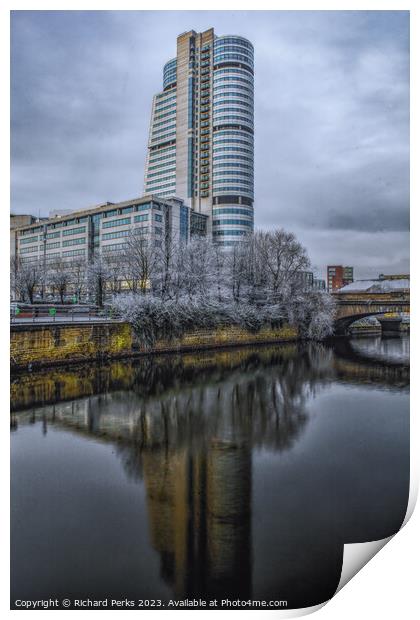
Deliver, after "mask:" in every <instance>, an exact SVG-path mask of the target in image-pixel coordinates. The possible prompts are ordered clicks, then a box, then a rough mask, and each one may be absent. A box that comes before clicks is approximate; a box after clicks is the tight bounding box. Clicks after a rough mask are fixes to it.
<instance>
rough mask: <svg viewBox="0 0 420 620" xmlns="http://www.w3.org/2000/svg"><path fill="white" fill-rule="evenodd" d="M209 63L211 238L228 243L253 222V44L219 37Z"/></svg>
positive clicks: (251, 228) (245, 233)
mask: <svg viewBox="0 0 420 620" xmlns="http://www.w3.org/2000/svg"><path fill="white" fill-rule="evenodd" d="M213 64H214V75H213V167H212V176H213V183H212V189H213V238H214V240H215V241H216V242H218V243H223V244H224V245H231V244H232V243H234V242H237V241H238V239H240V238H241V237H243V236H244V235H247V234H249V232H250V231H252V230H253V226H254V210H253V198H254V75H253V69H254V48H253V46H252V45H251V43H250V42H249V41H247V40H246V39H244V38H242V37H236V36H230V35H229V36H223V37H218V38H217V39H216V40H215V43H214V59H213Z"/></svg>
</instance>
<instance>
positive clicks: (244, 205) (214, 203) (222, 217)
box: [144, 28, 254, 245]
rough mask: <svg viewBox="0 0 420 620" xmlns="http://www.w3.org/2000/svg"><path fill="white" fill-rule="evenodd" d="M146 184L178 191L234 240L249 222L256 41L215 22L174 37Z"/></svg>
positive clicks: (222, 236)
mask: <svg viewBox="0 0 420 620" xmlns="http://www.w3.org/2000/svg"><path fill="white" fill-rule="evenodd" d="M144 191H145V193H147V194H151V193H153V194H156V195H158V196H162V197H169V196H178V197H179V198H182V199H184V201H185V202H186V204H187V205H188V206H190V207H191V208H192V209H193V210H194V211H198V212H199V213H203V214H205V215H208V216H209V218H210V222H211V226H210V227H209V228H210V230H209V232H211V234H212V235H213V239H214V240H215V241H216V242H218V243H223V244H224V245H231V244H233V243H235V242H236V241H238V240H240V239H241V237H243V235H246V234H247V233H249V232H251V231H252V230H253V226H254V217H253V203H254V48H253V46H252V45H251V43H250V42H249V41H248V40H247V39H245V38H243V37H240V36H236V35H224V36H220V37H217V36H215V34H214V31H213V28H210V29H209V30H206V31H205V32H202V33H196V32H194V30H191V31H190V32H186V33H183V34H181V35H180V36H179V37H178V39H177V56H176V58H173V59H172V60H170V61H169V62H167V63H166V64H165V66H164V67H163V90H162V92H160V93H158V94H157V95H155V96H154V97H153V106H152V115H151V122H150V133H149V144H148V155H147V161H146V170H145V179H144Z"/></svg>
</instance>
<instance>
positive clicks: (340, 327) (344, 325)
mask: <svg viewBox="0 0 420 620" xmlns="http://www.w3.org/2000/svg"><path fill="white" fill-rule="evenodd" d="M388 313H389V310H382V311H380V310H376V311H374V312H364V313H361V314H352V315H347V316H343V317H341V318H337V319H335V321H334V334H335V335H336V336H346V335H347V334H348V329H349V327H350V325H352V323H355V322H356V321H358V320H359V319H364V318H365V317H367V316H383V315H385V314H388Z"/></svg>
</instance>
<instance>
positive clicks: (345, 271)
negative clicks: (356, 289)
mask: <svg viewBox="0 0 420 620" xmlns="http://www.w3.org/2000/svg"><path fill="white" fill-rule="evenodd" d="M352 282H353V267H343V266H342V265H328V267H327V284H328V290H329V291H330V293H331V292H334V291H336V290H337V289H339V288H342V287H343V286H346V285H347V284H351V283H352Z"/></svg>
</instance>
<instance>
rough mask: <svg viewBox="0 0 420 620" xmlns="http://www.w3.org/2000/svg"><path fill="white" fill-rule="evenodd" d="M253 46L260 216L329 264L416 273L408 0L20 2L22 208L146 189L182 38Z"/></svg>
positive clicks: (16, 74)
mask: <svg viewBox="0 0 420 620" xmlns="http://www.w3.org/2000/svg"><path fill="white" fill-rule="evenodd" d="M211 26H213V27H214V28H215V32H216V34H241V35H243V36H245V37H247V38H249V39H250V40H251V41H252V42H253V44H254V47H255V143H256V150H255V223H256V227H259V228H271V227H280V226H281V227H284V228H286V229H287V230H291V231H293V232H295V233H296V234H297V236H298V238H299V239H300V240H301V241H302V242H303V243H304V244H305V245H306V247H307V248H308V251H309V254H310V257H311V259H312V261H313V263H314V265H315V267H317V268H318V271H319V274H320V275H322V276H323V277H325V265H326V264H348V265H354V267H355V276H356V277H359V278H360V277H369V276H377V274H378V273H379V272H386V273H400V272H406V271H407V270H408V256H409V248H408V226H409V15H408V12H403V11H400V12H390V11H384V12H379V11H378V12H376V11H370V12H357V11H353V12H344V11H339V12H327V11H319V12H312V11H305V12H293V11H292V12H291V11H277V12H269V11H261V12H238V11H209V12H204V11H199V12H191V11H176V12H169V11H165V12H160V11H159V12H142V11H139V12H125V11H121V12H119V11H111V12H105V11H101V12H75V11H55V12H42V11H36V12H29V11H27V12H26V11H20V12H14V13H12V211H13V212H14V213H33V214H35V215H38V214H41V215H48V213H49V211H50V210H52V209H79V208H84V207H87V206H91V205H95V204H99V203H101V202H104V201H107V200H109V201H112V202H114V201H119V200H126V199H129V198H134V197H136V196H138V195H140V194H141V193H142V192H143V172H144V161H145V155H146V144H147V135H148V125H149V119H150V111H151V103H152V96H153V94H154V93H156V92H158V91H160V90H161V87H162V86H161V84H162V67H163V64H164V63H165V62H166V61H167V60H169V59H170V58H172V57H174V56H175V54H176V36H177V35H178V34H180V33H181V32H184V31H186V30H190V29H194V30H196V31H202V30H205V29H207V28H209V27H211Z"/></svg>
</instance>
